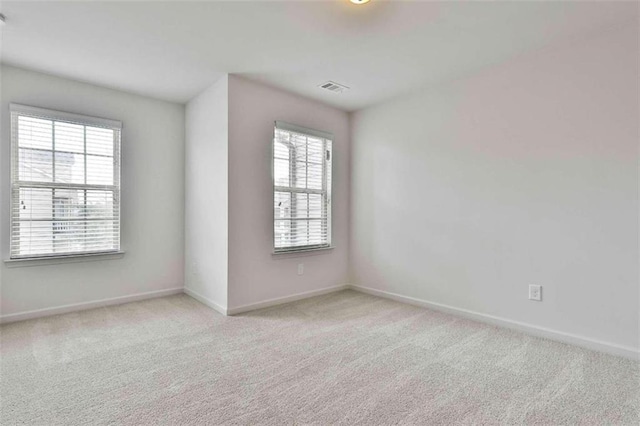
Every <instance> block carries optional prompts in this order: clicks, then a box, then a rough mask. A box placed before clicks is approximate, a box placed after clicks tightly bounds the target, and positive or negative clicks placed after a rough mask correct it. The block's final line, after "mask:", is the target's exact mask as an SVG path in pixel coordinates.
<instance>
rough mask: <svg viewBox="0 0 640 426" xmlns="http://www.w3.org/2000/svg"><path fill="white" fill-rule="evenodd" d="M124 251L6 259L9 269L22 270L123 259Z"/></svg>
mask: <svg viewBox="0 0 640 426" xmlns="http://www.w3.org/2000/svg"><path fill="white" fill-rule="evenodd" d="M124 253H125V252H124V251H110V252H103V253H87V254H70V255H66V256H43V257H25V258H22V259H6V260H5V261H4V263H5V265H6V266H7V267H8V268H20V267H25V266H44V265H59V264H62V263H77V262H91V261H96V260H111V259H122V258H123V257H124Z"/></svg>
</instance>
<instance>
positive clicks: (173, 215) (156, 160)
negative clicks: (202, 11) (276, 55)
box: [0, 65, 184, 316]
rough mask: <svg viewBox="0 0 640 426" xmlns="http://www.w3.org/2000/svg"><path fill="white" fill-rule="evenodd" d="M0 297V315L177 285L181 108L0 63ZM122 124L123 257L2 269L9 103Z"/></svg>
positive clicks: (180, 240)
mask: <svg viewBox="0 0 640 426" xmlns="http://www.w3.org/2000/svg"><path fill="white" fill-rule="evenodd" d="M1 74H2V75H1V87H2V89H1V90H2V92H1V94H2V98H1V102H0V108H1V109H0V114H1V122H0V123H1V125H2V129H1V135H0V136H1V145H0V165H1V167H0V170H1V172H0V190H1V196H0V205H1V209H2V215H1V216H2V222H1V223H0V225H1V226H0V228H1V231H0V245H1V250H0V252H1V259H0V276H1V277H2V282H1V283H0V297H1V299H2V300H1V305H0V309H1V313H2V315H3V316H6V315H11V314H17V313H22V312H26V311H31V310H38V309H47V308H55V307H59V306H63V305H68V304H76V303H85V302H91V301H96V300H101V299H108V298H115V297H122V296H129V295H134V294H138V293H146V292H152V291H159V290H164V289H170V288H181V287H182V286H183V275H184V272H183V271H184V267H183V263H184V260H183V259H184V257H183V253H184V192H183V190H184V106H183V105H178V104H172V103H168V102H162V101H158V100H154V99H149V98H145V97H141V96H136V95H131V94H127V93H123V92H119V91H115V90H110V89H106V88H102V87H97V86H93V85H89V84H84V83H80V82H76V81H72V80H66V79H62V78H57V77H53V76H49V75H45V74H40V73H36V72H31V71H25V70H21V69H18V68H14V67H10V66H4V65H3V66H2V68H1ZM10 102H15V103H21V104H26V105H33V106H38V107H43V108H51V109H57V110H62V111H69V112H74V113H80V114H86V115H93V116H98V117H104V118H111V119H115V120H120V121H122V122H123V132H122V215H121V216H122V249H123V250H125V251H126V254H125V255H124V257H123V258H120V259H111V260H100V261H90V262H81V263H69V264H58V265H47V266H29V267H10V268H9V267H7V265H6V264H5V263H4V259H8V258H9V241H8V238H9V196H10V192H9V185H10V182H9V168H10V161H9V153H10V143H11V141H10V120H9V113H8V111H9V106H8V105H9V103H10Z"/></svg>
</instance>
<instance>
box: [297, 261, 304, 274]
mask: <svg viewBox="0 0 640 426" xmlns="http://www.w3.org/2000/svg"><path fill="white" fill-rule="evenodd" d="M302 274H304V263H298V275H302Z"/></svg>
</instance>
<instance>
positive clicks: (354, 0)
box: [349, 0, 369, 4]
mask: <svg viewBox="0 0 640 426" xmlns="http://www.w3.org/2000/svg"><path fill="white" fill-rule="evenodd" d="M349 1H350V2H351V3H353V4H365V3H369V0H349Z"/></svg>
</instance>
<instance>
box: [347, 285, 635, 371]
mask: <svg viewBox="0 0 640 426" xmlns="http://www.w3.org/2000/svg"><path fill="white" fill-rule="evenodd" d="M348 287H349V288H350V289H352V290H355V291H359V292H361V293H366V294H370V295H372V296H378V297H383V298H385V299H391V300H395V301H397V302H403V303H407V304H410V305H415V306H420V307H422V308H427V309H433V310H436V311H440V312H445V313H448V314H453V315H457V316H461V317H464V318H468V319H471V320H475V321H478V322H483V323H487V324H491V325H496V326H500V327H505V328H509V329H512V330H517V331H521V332H523V333H526V334H529V335H533V336H536V337H542V338H545V339H549V340H554V341H557V342H561V343H568V344H570V345H574V346H580V347H583V348H586V349H591V350H594V351H598V352H604V353H608V354H611V355H617V356H622V357H624V358H629V359H633V360H640V351H639V350H638V349H635V348H633V347H630V346H622V345H618V344H615V343H610V342H604V341H601V340H596V339H591V338H588V337H584V336H579V335H576V334H571V333H565V332H562V331H558V330H553V329H549V328H545V327H539V326H536V325H532V324H528V323H524V322H519V321H513V320H510V319H506V318H502V317H497V316H493V315H488V314H483V313H480V312H475V311H471V310H468V309H462V308H456V307H454V306H449V305H445V304H442V303H436V302H431V301H428V300H423V299H417V298H415V297H409V296H403V295H401V294H397V293H391V292H388V291H383V290H378V289H374V288H370V287H364V286H359V285H349V286H348Z"/></svg>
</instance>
